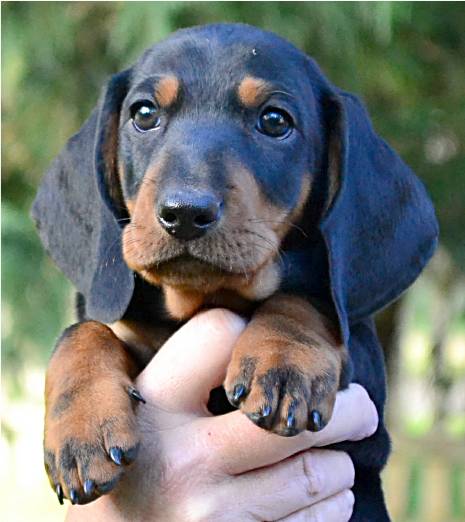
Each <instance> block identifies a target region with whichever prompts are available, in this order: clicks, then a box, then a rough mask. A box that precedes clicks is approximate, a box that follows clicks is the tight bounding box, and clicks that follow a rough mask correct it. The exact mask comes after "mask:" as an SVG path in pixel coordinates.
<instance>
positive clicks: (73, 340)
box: [44, 321, 138, 498]
mask: <svg viewBox="0 0 465 522" xmlns="http://www.w3.org/2000/svg"><path fill="white" fill-rule="evenodd" d="M136 373H137V369H136V367H135V365H134V363H133V362H132V360H131V358H130V357H129V355H128V353H127V352H126V350H125V348H124V345H123V344H122V343H121V341H119V339H117V337H116V336H115V335H114V334H113V332H112V331H111V330H110V329H109V328H108V327H106V326H105V325H103V324H101V323H97V322H95V321H89V322H85V323H81V324H80V325H79V326H78V327H77V328H76V329H75V330H73V331H72V332H71V333H69V334H68V335H67V336H65V337H64V339H63V340H62V341H61V342H60V344H59V346H58V348H57V350H56V352H55V353H54V354H53V356H52V359H51V361H50V364H49V366H48V369H47V376H46V384H45V403H46V415H45V440H44V446H45V452H46V457H47V458H46V462H47V471H48V473H49V478H50V481H51V483H52V485H53V486H55V485H56V484H57V483H61V485H62V486H63V488H64V490H65V495H67V496H68V492H67V490H66V487H67V484H68V487H74V488H75V489H78V490H79V489H80V488H81V484H80V476H79V475H80V474H81V472H82V471H83V468H81V466H84V465H86V466H87V472H86V473H87V476H88V477H91V478H92V479H94V480H96V481H97V482H100V483H105V482H108V481H110V480H113V479H114V478H115V477H116V476H117V475H119V473H120V472H121V470H120V469H117V467H116V466H115V465H114V464H113V463H112V462H111V461H110V460H109V459H108V454H107V451H108V449H109V448H110V447H112V446H118V447H121V448H122V449H129V448H132V447H134V446H136V445H137V443H138V437H137V426H136V422H135V417H134V413H133V403H132V400H131V398H130V397H129V394H128V388H129V386H131V385H132V381H131V379H132V378H134V377H135V376H136ZM69 445H72V447H73V448H75V449H74V451H76V452H77V453H76V455H78V456H79V458H82V459H84V460H83V461H82V462H81V461H80V460H79V459H78V460H77V461H76V465H77V469H67V468H66V467H65V468H63V465H62V464H61V462H62V461H61V460H60V459H61V457H62V455H63V454H64V453H63V452H66V451H68V449H67V448H69V447H70V446H69ZM79 452H81V453H79ZM87 459H88V460H87ZM69 485H70V486H69ZM68 498H69V497H68Z"/></svg>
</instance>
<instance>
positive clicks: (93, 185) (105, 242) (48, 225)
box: [33, 24, 437, 334]
mask: <svg viewBox="0 0 465 522" xmlns="http://www.w3.org/2000/svg"><path fill="white" fill-rule="evenodd" d="M33 215H34V217H35V219H36V221H37V223H38V227H39V231H40V234H41V237H42V239H43V241H44V243H45V245H46V247H47V249H48V250H49V252H50V253H51V254H52V256H53V257H54V259H55V261H56V262H57V264H58V265H59V266H60V267H61V268H62V269H63V271H64V272H65V273H66V274H67V275H68V277H70V279H71V280H72V281H73V282H74V283H75V285H76V286H77V288H78V290H79V291H80V292H81V293H82V294H83V295H84V296H85V297H86V311H87V314H88V315H89V316H90V317H92V318H94V319H97V320H101V321H104V322H111V321H114V320H116V319H119V318H121V317H122V316H123V315H124V313H125V311H126V308H127V306H128V303H129V301H130V299H131V296H132V294H133V289H134V273H137V274H139V275H140V276H142V277H143V278H144V279H146V280H147V281H149V282H150V283H153V284H154V285H157V286H159V287H162V288H163V290H164V293H165V299H166V304H167V307H168V310H169V311H170V312H171V314H172V315H173V316H175V317H179V318H183V317H187V316H189V315H191V314H192V313H194V312H195V310H197V309H198V308H199V307H200V306H201V305H202V304H203V303H204V302H207V303H208V302H213V303H214V302H217V303H218V302H221V300H220V301H215V296H218V295H221V294H224V295H226V296H229V297H231V296H232V298H234V299H235V298H237V297H239V299H244V298H245V299H247V300H261V299H264V298H266V297H268V296H269V295H271V294H272V293H273V292H275V291H276V290H277V289H278V288H280V289H285V290H286V291H291V292H301V293H302V292H304V293H309V294H312V292H314V289H315V288H317V287H318V289H319V290H318V293H319V295H318V297H319V298H320V297H322V296H321V295H320V294H321V289H322V288H323V290H324V292H326V294H325V295H324V296H323V298H324V299H327V300H331V301H332V303H333V304H334V306H335V309H336V311H337V313H338V316H339V319H340V323H341V325H342V329H343V332H345V333H346V334H347V332H348V326H347V325H348V323H349V322H350V320H355V319H357V318H360V317H363V316H365V315H367V314H368V313H372V312H373V311H374V310H375V309H377V308H379V307H381V306H383V305H384V304H386V302H387V301H389V300H390V299H392V298H394V297H395V296H396V295H398V294H399V293H400V292H401V291H402V290H403V289H405V287H406V286H407V285H408V284H410V283H411V282H412V280H413V279H414V278H415V277H416V275H417V274H418V273H419V271H420V270H421V268H422V266H423V265H424V264H425V263H426V261H427V259H428V258H429V256H430V255H431V253H432V251H433V249H434V245H435V239H436V235H437V228H436V221H435V218H434V213H433V210H432V207H431V204H430V202H429V200H428V198H427V196H426V194H425V192H424V189H423V187H422V186H421V184H420V183H419V182H418V180H417V179H416V178H415V176H414V175H413V174H412V173H411V171H410V170H409V169H408V167H407V166H406V165H405V164H404V163H403V162H402V161H401V160H400V158H399V157H398V156H397V155H396V154H395V152H394V151H392V149H390V148H389V147H388V146H387V145H386V144H385V143H384V142H383V141H382V140H381V139H380V138H379V136H377V135H376V133H375V132H374V131H373V128H372V127H371V123H370V121H369V118H368V115H367V114H366V111H365V109H364V108H363V106H362V104H361V103H360V102H359V101H358V100H357V99H356V98H355V97H353V96H352V95H349V94H347V93H344V92H343V91H340V90H339V89H337V88H336V87H334V86H333V85H332V84H331V83H330V82H329V81H328V80H327V79H326V78H325V77H324V75H323V74H322V73H321V71H320V70H319V68H318V67H317V65H316V64H315V63H314V62H313V61H312V60H311V59H310V58H308V57H307V56H306V55H304V54H303V53H301V52H300V51H299V50H297V49H296V48H295V47H293V46H292V45H291V44H289V43H288V42H285V41H284V40H282V39H280V38H279V37H277V36H275V35H273V34H271V33H266V32H263V31H261V30H259V29H256V28H253V27H250V26H244V25H228V24H223V25H214V26H206V27H198V28H193V29H188V30H183V31H180V32H178V33H175V34H174V35H173V36H172V37H170V38H169V39H168V40H165V41H164V42H161V43H159V44H157V45H155V46H154V47H152V48H151V49H149V50H148V51H146V52H145V53H144V54H143V56H142V57H141V58H140V60H139V61H138V62H137V63H136V64H135V65H134V66H133V67H132V68H130V69H128V70H127V71H123V72H122V73H119V74H117V75H115V76H114V77H113V78H112V79H111V80H110V82H109V83H108V85H107V87H106V89H105V91H104V93H103V95H102V97H101V100H100V102H99V104H98V106H97V107H96V109H95V110H94V112H93V113H92V115H91V117H90V118H89V120H88V121H87V122H86V123H85V125H84V126H83V127H82V129H81V130H80V131H79V132H78V134H76V136H74V137H73V138H71V140H70V141H69V142H68V144H67V146H66V147H65V149H64V150H63V152H62V153H61V154H60V155H59V157H58V158H57V159H56V161H55V163H54V164H53V165H52V167H51V169H50V170H49V171H48V173H47V175H46V177H45V179H44V181H43V183H42V185H41V188H40V190H39V194H38V196H37V198H36V201H35V204H34V208H33ZM293 235H294V237H292V236H293ZM294 254H297V257H296V258H295V259H298V261H297V262H294V261H293V259H294V258H293V257H292V256H293V255H294ZM321 256H325V257H326V259H323V260H322V259H321ZM315 259H316V260H318V263H317V264H318V266H319V267H320V268H318V269H317V266H316V264H315V262H314V261H312V260H315ZM320 261H322V262H320ZM311 267H314V268H315V269H313V268H311ZM321 267H323V272H324V273H323V272H322V271H321ZM316 279H318V280H319V281H317V284H316V285H315V284H314V283H315V281H314V280H316Z"/></svg>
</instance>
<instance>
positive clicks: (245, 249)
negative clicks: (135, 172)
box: [123, 158, 310, 319]
mask: <svg viewBox="0 0 465 522" xmlns="http://www.w3.org/2000/svg"><path fill="white" fill-rule="evenodd" d="M226 168H227V170H228V172H229V178H230V179H231V185H230V189H229V193H228V195H227V200H226V206H225V213H224V216H223V219H222V224H221V226H220V227H218V228H217V229H216V230H213V231H212V232H211V233H209V234H208V235H207V236H206V237H205V238H200V239H198V240H194V241H190V242H189V244H188V245H187V246H186V245H183V244H182V243H181V242H179V241H176V240H175V239H173V238H172V237H171V236H170V235H169V234H168V233H167V232H166V231H165V230H164V229H163V228H162V227H161V225H160V223H159V222H158V220H157V219H156V213H155V208H154V204H155V201H156V195H157V194H156V191H157V182H158V179H159V177H160V176H161V173H162V171H163V158H161V159H160V160H159V161H158V163H157V164H155V165H152V166H151V168H150V169H149V170H148V172H147V174H146V175H145V177H144V181H143V183H142V186H141V188H140V190H139V193H138V195H137V198H136V200H135V201H130V202H128V203H127V206H128V209H129V212H130V215H131V222H130V223H129V224H128V225H127V226H126V227H125V230H124V233H123V255H124V258H125V260H126V263H127V264H128V266H129V267H130V268H131V269H133V270H134V271H136V272H138V273H139V274H141V275H142V277H144V278H145V279H146V280H147V281H149V282H150V283H152V284H154V285H157V286H162V287H163V288H164V292H165V298H166V305H167V309H168V312H169V313H170V314H171V315H172V316H173V317H175V318H177V319H186V318H188V317H190V316H191V315H192V314H193V313H195V311H197V310H198V309H199V308H200V307H201V306H202V304H203V303H208V302H211V301H212V300H213V301H214V299H212V297H211V296H212V294H215V293H217V292H219V291H222V290H232V291H236V292H237V293H238V294H239V295H240V296H242V297H244V298H247V299H252V300H261V299H265V298H266V297H269V296H270V295H272V294H273V293H274V292H275V291H276V290H277V288H278V286H279V282H280V274H279V267H278V264H276V262H275V261H276V257H277V254H278V250H279V246H280V244H281V241H282V239H283V238H284V236H285V235H286V234H287V232H288V231H289V229H290V227H291V226H292V222H293V221H294V220H296V219H298V217H299V216H300V214H301V212H302V209H303V207H304V204H305V202H306V200H307V198H308V194H309V192H310V183H309V180H308V179H305V180H304V182H303V185H302V188H301V197H300V199H299V202H298V204H297V205H296V207H295V208H294V209H293V211H292V212H291V213H290V215H289V214H288V213H287V212H285V211H284V210H282V209H280V208H279V207H277V206H275V205H272V204H271V203H270V202H269V201H268V200H267V198H266V197H265V196H264V194H263V193H262V191H261V190H260V188H259V186H258V185H257V183H256V181H255V178H254V176H253V175H252V173H251V172H250V171H249V170H248V169H247V168H246V167H244V166H243V165H241V164H237V163H234V162H229V163H228V164H226ZM186 249H187V252H188V253H189V254H190V255H191V256H194V257H196V258H197V259H196V260H194V259H190V260H189V261H186V260H185V254H186V253H187V252H186ZM179 256H184V257H179ZM205 262H207V263H208V264H206V263H205ZM183 300H184V301H185V303H182V302H181V301H183Z"/></svg>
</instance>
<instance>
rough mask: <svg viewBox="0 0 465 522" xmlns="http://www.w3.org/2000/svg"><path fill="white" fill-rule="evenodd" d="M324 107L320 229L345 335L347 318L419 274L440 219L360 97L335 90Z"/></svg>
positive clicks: (384, 300)
mask: <svg viewBox="0 0 465 522" xmlns="http://www.w3.org/2000/svg"><path fill="white" fill-rule="evenodd" d="M325 112H326V113H327V115H328V116H329V121H330V130H329V136H328V154H329V157H328V162H327V163H328V175H329V178H330V182H329V189H328V192H329V196H330V198H331V202H330V205H329V208H328V209H327V211H326V214H325V215H324V216H323V219H322V221H321V222H320V230H321V233H322V235H323V238H324V240H325V243H326V248H327V252H328V257H329V272H330V284H331V292H332V297H333V301H334V304H335V307H336V310H337V313H338V316H339V320H340V323H341V327H342V330H343V333H344V337H345V338H346V339H347V337H348V335H349V324H350V323H352V322H356V321H357V320H359V319H361V318H363V317H366V316H368V315H371V314H372V313H373V312H375V311H376V310H379V309H380V308H382V307H383V306H385V305H386V304H388V303H389V302H390V301H392V300H393V299H395V298H396V297H397V296H399V295H400V294H401V293H402V292H403V291H404V290H405V289H406V288H407V287H408V286H409V285H410V284H411V283H412V282H413V281H414V280H415V278H416V277H417V276H418V275H419V273H420V271H421V270H422V268H423V267H424V266H425V264H426V263H427V261H428V260H429V258H430V257H431V255H432V253H433V252H434V249H435V247H436V244H437V237H438V225H437V221H436V217H435V214H434V210H433V206H432V204H431V201H430V199H429V197H428V195H427V193H426V191H425V189H424V187H423V185H422V183H421V182H420V181H419V180H418V178H417V177H416V176H415V175H414V174H413V172H412V171H411V170H410V169H409V167H408V166H407V165H406V164H405V163H404V162H403V161H402V160H401V159H400V157H399V156H398V155H397V154H396V153H395V152H394V151H393V150H392V149H391V148H390V147H389V146H388V145H387V144H386V143H385V142H384V141H383V140H382V139H381V138H380V137H379V136H378V135H377V134H376V133H375V132H374V130H373V128H372V125H371V122H370V120H369V117H368V114H367V112H366V110H365V108H364V107H363V105H362V104H361V102H360V101H359V100H358V99H357V98H356V97H354V96H352V95H349V94H347V93H344V92H341V91H338V92H337V93H336V94H335V95H334V94H332V95H331V96H330V97H329V100H328V105H327V107H326V108H325Z"/></svg>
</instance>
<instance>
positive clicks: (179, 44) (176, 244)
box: [118, 33, 319, 317]
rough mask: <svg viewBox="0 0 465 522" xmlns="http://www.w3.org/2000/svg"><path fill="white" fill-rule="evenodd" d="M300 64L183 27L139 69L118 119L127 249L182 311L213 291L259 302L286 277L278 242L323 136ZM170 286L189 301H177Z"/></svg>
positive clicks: (272, 48)
mask: <svg viewBox="0 0 465 522" xmlns="http://www.w3.org/2000/svg"><path fill="white" fill-rule="evenodd" d="M256 36H257V35H255V37H256ZM299 60H300V57H299V55H297V54H296V53H295V51H293V50H292V48H291V47H290V46H289V49H287V48H286V46H285V45H284V44H283V45H282V46H279V47H278V48H276V42H273V44H271V43H269V42H267V41H266V38H264V37H263V36H262V37H261V40H260V41H257V38H255V40H253V39H251V40H250V41H237V39H236V38H233V37H231V38H230V39H229V40H228V38H225V37H224V34H223V35H222V37H221V38H219V37H218V38H206V37H205V36H203V37H202V36H201V35H199V38H192V35H190V36H186V37H183V36H182V33H181V35H178V36H177V37H176V38H174V39H170V40H167V41H166V42H164V43H163V44H161V45H158V46H157V47H156V52H155V51H149V52H148V53H146V54H145V55H144V56H143V57H142V59H141V60H140V61H139V63H138V64H137V65H136V67H135V73H134V75H133V78H132V83H131V88H130V90H129V92H128V94H127V96H126V98H125V101H124V103H123V106H122V110H121V115H120V122H119V138H118V170H119V178H120V183H121V186H122V190H123V195H124V199H125V203H126V206H127V208H128V211H129V215H130V218H131V219H130V223H129V224H128V225H127V226H126V227H125V230H124V235H123V253H124V258H125V260H126V263H127V264H128V265H129V266H130V268H132V269H133V270H134V271H136V272H138V273H140V274H141V275H142V276H143V277H144V278H145V279H146V280H148V281H149V282H152V283H154V284H157V285H161V286H162V287H163V288H164V289H165V291H166V294H167V297H168V301H169V302H168V308H169V309H170V308H171V312H172V313H173V315H175V316H179V317H182V316H186V315H189V313H191V312H192V311H193V310H191V308H192V309H195V308H197V307H198V305H199V304H201V302H202V301H203V298H204V296H205V295H207V294H212V293H215V292H218V291H223V290H227V291H231V290H232V291H234V292H236V293H237V294H239V295H241V296H243V297H246V298H249V299H262V298H264V297H267V296H268V295H270V294H271V293H273V292H274V291H275V290H276V289H277V287H278V285H279V280H280V277H279V266H278V265H279V263H277V259H278V257H279V248H280V244H281V242H282V240H283V238H284V237H285V236H286V234H287V232H288V231H289V229H290V227H292V224H293V223H294V222H295V221H296V220H297V219H298V217H299V215H300V213H301V211H302V209H303V206H304V204H305V202H306V200H307V198H308V195H309V192H310V190H311V182H312V169H313V165H314V163H315V158H314V157H312V151H314V150H316V149H317V146H318V144H317V143H315V142H312V140H316V136H317V135H319V133H318V132H312V125H313V126H315V125H317V123H316V122H317V114H316V110H315V107H316V103H315V101H314V100H313V97H312V96H313V95H312V89H311V86H310V85H308V83H307V81H306V80H305V78H306V76H307V75H306V74H305V72H304V70H303V69H304V66H305V65H304V60H303V58H302V59H301V62H299ZM173 292H174V293H175V294H176V295H177V297H179V296H181V295H182V296H184V298H186V296H189V299H190V300H191V301H192V302H191V305H186V306H181V308H179V307H177V306H176V305H175V304H173V303H174V299H173ZM170 298H171V301H170ZM170 302H171V307H170ZM186 307H187V308H186ZM186 310H187V311H186Z"/></svg>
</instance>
